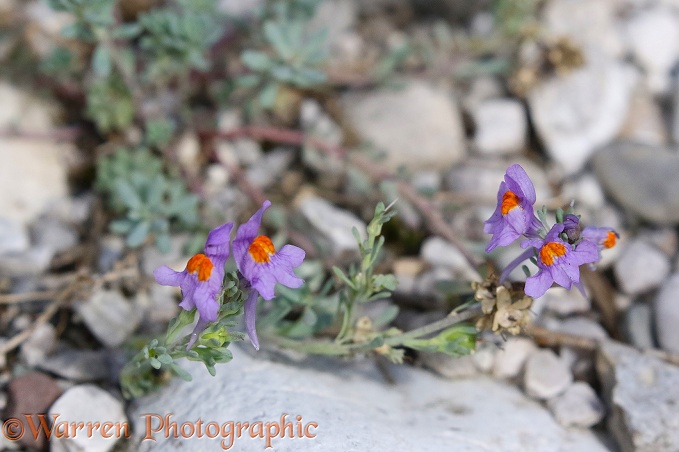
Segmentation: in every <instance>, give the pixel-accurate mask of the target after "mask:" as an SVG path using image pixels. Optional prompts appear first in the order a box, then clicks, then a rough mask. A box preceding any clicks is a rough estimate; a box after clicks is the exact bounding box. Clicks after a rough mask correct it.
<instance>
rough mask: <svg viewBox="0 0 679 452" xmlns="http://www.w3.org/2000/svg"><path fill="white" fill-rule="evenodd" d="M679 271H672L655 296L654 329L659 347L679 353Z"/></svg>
mask: <svg viewBox="0 0 679 452" xmlns="http://www.w3.org/2000/svg"><path fill="white" fill-rule="evenodd" d="M677 294H679V273H674V274H673V275H672V276H671V277H670V278H669V279H668V280H667V281H666V282H665V283H663V285H662V288H661V289H660V292H658V295H657V296H656V298H655V303H654V305H653V307H654V309H655V329H656V332H657V335H658V343H659V344H660V347H661V348H662V349H664V350H667V351H668V352H672V353H677V354H679V328H678V327H677V326H678V325H679V303H678V302H677Z"/></svg>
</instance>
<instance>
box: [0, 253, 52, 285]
mask: <svg viewBox="0 0 679 452" xmlns="http://www.w3.org/2000/svg"><path fill="white" fill-rule="evenodd" d="M52 257H54V251H53V250H52V247H51V246H35V247H33V248H31V249H29V250H28V251H24V252H22V253H11V254H5V255H3V256H0V274H4V275H5V276H9V277H13V278H20V277H23V276H36V275H40V274H42V273H44V272H45V271H46V270H47V269H48V268H49V265H50V262H51V261H52Z"/></svg>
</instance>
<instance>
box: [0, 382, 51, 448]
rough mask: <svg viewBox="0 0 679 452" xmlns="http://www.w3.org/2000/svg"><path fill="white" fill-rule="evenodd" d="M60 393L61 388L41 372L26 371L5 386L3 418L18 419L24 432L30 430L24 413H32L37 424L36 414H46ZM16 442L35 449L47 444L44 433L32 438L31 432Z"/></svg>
mask: <svg viewBox="0 0 679 452" xmlns="http://www.w3.org/2000/svg"><path fill="white" fill-rule="evenodd" d="M60 395H61V389H60V388H59V385H57V383H56V381H54V380H53V379H52V378H50V377H48V376H47V375H45V374H43V373H40V372H28V373H25V374H23V375H21V376H19V377H15V378H13V379H12V380H11V381H10V382H9V385H8V387H7V407H6V408H5V412H4V414H3V419H10V418H16V419H20V420H21V421H22V425H23V427H24V432H30V426H29V424H28V421H27V420H26V418H25V417H24V414H32V415H33V416H32V418H33V424H34V425H39V423H40V420H39V418H38V416H37V415H39V414H46V413H47V410H48V408H49V407H50V405H52V403H53V402H54V401H55V400H56V399H57V398H58V397H59V396H60ZM2 436H4V435H2ZM18 443H19V444H21V445H23V446H25V447H34V448H36V449H44V448H45V446H46V445H47V444H46V443H47V441H46V438H45V436H44V435H40V436H38V438H37V439H34V438H33V435H31V434H24V435H23V436H22V437H21V439H19V440H18Z"/></svg>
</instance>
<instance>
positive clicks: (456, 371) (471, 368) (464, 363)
mask: <svg viewBox="0 0 679 452" xmlns="http://www.w3.org/2000/svg"><path fill="white" fill-rule="evenodd" d="M419 359H420V361H421V362H422V365H424V367H426V368H428V369H431V370H433V371H434V372H436V373H437V374H439V375H441V376H442V377H445V378H450V379H451V380H456V379H458V378H471V377H474V376H476V375H478V374H479V369H478V367H477V366H476V364H475V363H474V359H473V358H472V356H471V355H468V356H460V357H457V358H453V357H452V356H448V355H446V354H444V353H422V354H421V355H420V356H419Z"/></svg>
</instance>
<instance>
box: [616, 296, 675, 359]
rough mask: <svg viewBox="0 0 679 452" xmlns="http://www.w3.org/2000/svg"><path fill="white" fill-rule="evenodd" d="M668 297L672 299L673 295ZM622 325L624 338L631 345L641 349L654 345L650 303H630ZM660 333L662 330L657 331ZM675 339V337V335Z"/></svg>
mask: <svg viewBox="0 0 679 452" xmlns="http://www.w3.org/2000/svg"><path fill="white" fill-rule="evenodd" d="M678 287H679V285H678ZM670 298H671V299H672V300H674V296H673V295H672V296H671V297H670ZM678 312H679V311H678ZM663 318H664V317H663ZM675 320H676V319H675ZM624 326H625V336H626V337H625V339H626V340H627V342H629V343H630V344H631V345H633V346H635V347H638V348H642V349H649V348H653V347H654V346H655V343H654V341H653V312H652V310H651V306H650V304H648V303H634V304H632V305H631V306H630V307H629V309H627V311H626V312H625V323H624ZM664 328H666V325H664ZM674 329H676V328H674ZM661 334H662V332H659V335H661ZM677 336H679V335H677ZM675 339H677V337H675ZM678 348H679V347H678Z"/></svg>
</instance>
